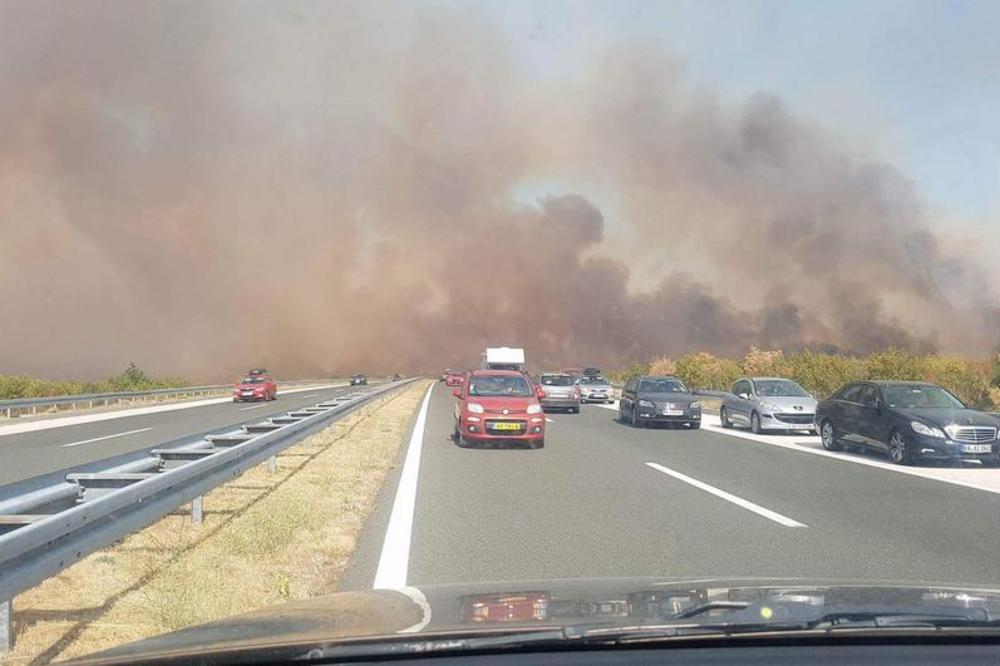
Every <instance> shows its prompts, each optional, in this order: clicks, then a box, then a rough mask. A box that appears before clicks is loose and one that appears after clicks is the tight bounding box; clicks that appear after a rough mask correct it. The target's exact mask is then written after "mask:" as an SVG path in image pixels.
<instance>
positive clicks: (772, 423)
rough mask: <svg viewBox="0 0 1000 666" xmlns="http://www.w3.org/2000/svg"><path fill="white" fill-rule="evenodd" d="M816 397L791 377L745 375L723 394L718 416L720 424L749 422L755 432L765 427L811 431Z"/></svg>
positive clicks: (766, 428) (759, 431)
mask: <svg viewBox="0 0 1000 666" xmlns="http://www.w3.org/2000/svg"><path fill="white" fill-rule="evenodd" d="M816 404H817V401H816V399H815V398H814V397H812V396H811V395H809V393H808V392H807V391H806V390H805V389H804V388H802V387H801V386H799V385H798V384H796V383H795V382H793V381H792V380H791V379H782V378H780V377H746V378H744V379H740V380H737V381H736V383H735V384H733V392H732V393H730V394H726V395H725V396H724V397H723V398H722V406H721V407H720V408H719V419H720V420H721V421H722V427H723V428H732V427H733V426H734V425H740V426H749V428H750V429H751V430H753V431H754V432H755V433H762V432H765V431H768V430H783V431H786V432H787V431H791V430H808V431H810V432H812V431H814V429H815V425H814V424H813V419H814V418H815V416H816Z"/></svg>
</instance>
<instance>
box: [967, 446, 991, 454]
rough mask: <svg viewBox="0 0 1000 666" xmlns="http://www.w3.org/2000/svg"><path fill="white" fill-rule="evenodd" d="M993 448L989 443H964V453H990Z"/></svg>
mask: <svg viewBox="0 0 1000 666" xmlns="http://www.w3.org/2000/svg"><path fill="white" fill-rule="evenodd" d="M992 448H993V447H992V446H991V445H989V444H963V445H962V453H989V452H990V450H991V449H992Z"/></svg>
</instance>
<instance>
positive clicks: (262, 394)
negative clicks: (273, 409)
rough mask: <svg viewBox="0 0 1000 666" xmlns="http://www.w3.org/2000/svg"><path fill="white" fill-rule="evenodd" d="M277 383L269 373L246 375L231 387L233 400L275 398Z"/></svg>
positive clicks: (276, 396) (276, 395)
mask: <svg viewBox="0 0 1000 666" xmlns="http://www.w3.org/2000/svg"><path fill="white" fill-rule="evenodd" d="M277 398H278V383H277V382H276V381H274V378H273V377H271V375H262V374H257V375H247V376H246V377H244V378H243V379H241V380H240V381H239V382H237V383H236V386H234V387H233V402H243V401H244V400H254V401H256V400H276V399H277Z"/></svg>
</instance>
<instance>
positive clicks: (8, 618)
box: [0, 599, 14, 656]
mask: <svg viewBox="0 0 1000 666" xmlns="http://www.w3.org/2000/svg"><path fill="white" fill-rule="evenodd" d="M13 649H14V600H13V599H6V600H4V601H0V656H3V655H5V654H10V653H11V651H12V650H13Z"/></svg>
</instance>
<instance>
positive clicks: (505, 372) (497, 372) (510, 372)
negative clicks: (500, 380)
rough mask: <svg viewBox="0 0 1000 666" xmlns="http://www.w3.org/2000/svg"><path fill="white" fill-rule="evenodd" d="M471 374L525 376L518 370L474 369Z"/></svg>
mask: <svg viewBox="0 0 1000 666" xmlns="http://www.w3.org/2000/svg"><path fill="white" fill-rule="evenodd" d="M469 374H471V375H472V376H473V377H524V373H523V372H519V371H518V370H473V371H472V372H471V373H469Z"/></svg>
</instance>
